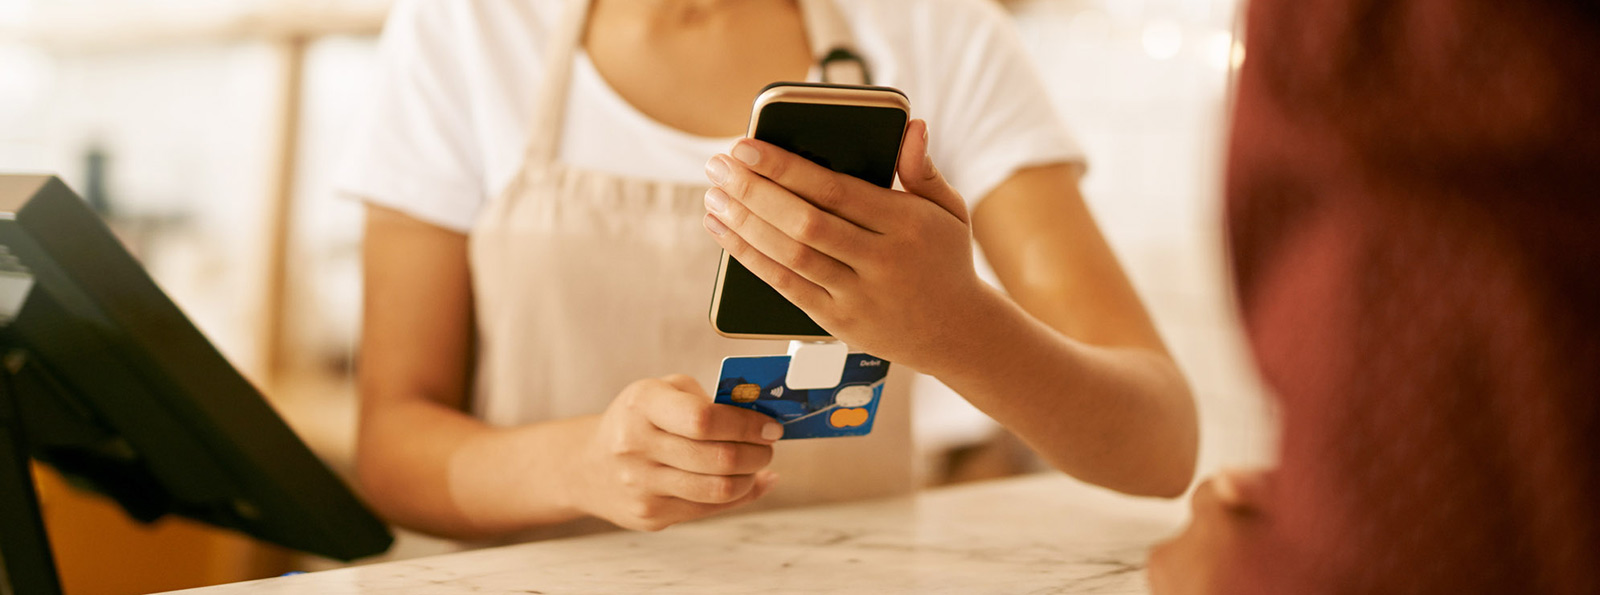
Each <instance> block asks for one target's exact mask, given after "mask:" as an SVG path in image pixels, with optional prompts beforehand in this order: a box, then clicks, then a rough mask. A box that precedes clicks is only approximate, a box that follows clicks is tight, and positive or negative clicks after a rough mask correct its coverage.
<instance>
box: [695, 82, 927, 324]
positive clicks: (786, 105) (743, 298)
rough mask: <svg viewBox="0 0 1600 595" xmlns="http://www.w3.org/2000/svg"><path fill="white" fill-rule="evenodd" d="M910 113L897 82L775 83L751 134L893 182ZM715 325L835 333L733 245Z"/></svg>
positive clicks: (753, 118) (761, 98) (716, 300)
mask: <svg viewBox="0 0 1600 595" xmlns="http://www.w3.org/2000/svg"><path fill="white" fill-rule="evenodd" d="M910 113H911V103H910V101H909V100H908V99H907V98H906V94H905V93H904V92H901V91H900V90H899V89H894V88H890V87H873V86H866V85H835V84H820V83H773V84H771V85H767V87H766V88H765V89H762V91H761V94H760V95H758V96H757V97H756V101H755V106H754V108H753V109H752V110H751V113H750V128H749V131H748V132H747V133H746V135H747V136H749V137H750V138H754V139H757V140H761V141H766V142H769V143H772V144H774V145H777V146H779V147H782V148H783V149H786V150H788V151H790V152H792V153H795V154H797V155H800V156H802V157H805V158H806V159H810V160H811V161H812V162H814V163H816V164H818V165H821V166H823V167H826V168H829V169H832V170H834V171H837V172H840V173H844V174H849V175H852V176H855V177H857V178H861V179H863V180H866V181H868V182H871V183H873V184H877V185H879V186H882V187H884V188H888V187H890V186H892V185H893V184H894V168H895V162H896V161H897V160H898V159H899V158H900V141H901V139H902V138H903V137H904V136H905V131H906V123H907V122H908V121H909V118H910ZM711 327H712V328H713V329H715V330H716V331H717V333H719V334H721V335H723V336H725V337H732V338H738V339H800V340H821V339H827V338H829V335H828V332H827V331H825V330H822V327H821V326H818V325H817V323H816V322H814V321H812V320H811V317H810V316H807V315H806V313H805V312H804V311H802V310H800V308H799V307H796V306H795V305H794V304H792V303H790V302H789V300H787V299H784V297H783V295H782V294H779V293H778V290H776V289H773V288H772V286H770V285H767V283H766V282H765V281H762V280H761V278H760V277H757V276H755V274H754V273H751V272H750V270H749V269H746V268H745V267H744V265H742V264H739V261H738V260H736V259H734V258H731V257H729V256H728V253H727V251H723V253H722V264H721V266H719V267H718V268H717V284H716V288H715V290H713V292H712V294H711Z"/></svg>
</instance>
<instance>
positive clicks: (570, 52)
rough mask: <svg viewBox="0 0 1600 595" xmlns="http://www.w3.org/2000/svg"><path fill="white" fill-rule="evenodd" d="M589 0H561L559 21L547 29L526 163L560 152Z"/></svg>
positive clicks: (547, 160) (546, 159) (551, 157)
mask: <svg viewBox="0 0 1600 595" xmlns="http://www.w3.org/2000/svg"><path fill="white" fill-rule="evenodd" d="M589 2H590V0H566V1H565V2H563V6H562V11H561V20H560V21H559V22H558V23H557V24H556V26H555V27H554V28H553V29H551V30H550V32H551V33H552V35H550V40H549V42H548V43H546V44H545V52H544V80H543V81H540V82H541V84H540V85H539V91H538V95H537V97H536V99H535V100H534V101H535V103H534V112H533V120H532V121H531V122H530V123H531V124H532V128H531V129H530V130H532V131H533V139H532V140H531V141H530V142H529V144H528V153H527V157H526V159H525V161H526V164H528V165H532V164H540V165H544V164H548V163H551V162H553V161H555V159H556V156H557V155H558V154H559V150H560V146H561V132H562V130H563V129H565V127H566V126H565V124H566V114H567V95H568V94H569V93H568V88H569V86H570V84H571V81H572V61H573V58H574V57H576V55H577V50H578V47H579V46H580V44H581V43H582V41H583V31H584V26H585V25H587V24H588V22H589Z"/></svg>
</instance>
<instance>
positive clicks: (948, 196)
mask: <svg viewBox="0 0 1600 595" xmlns="http://www.w3.org/2000/svg"><path fill="white" fill-rule="evenodd" d="M927 147H928V126H927V123H926V122H923V121H922V120H913V121H912V122H911V123H910V124H909V125H908V126H907V127H906V136H905V141H904V143H903V145H902V148H901V151H900V159H899V162H898V163H897V166H896V171H897V172H898V173H899V176H900V184H901V185H902V186H903V187H904V188H905V191H903V192H902V191H899V190H891V189H887V188H882V187H879V186H876V185H874V184H871V183H869V182H866V181H863V180H861V179H859V178H856V177H853V176H849V175H845V174H841V173H837V172H834V171H831V170H829V169H826V168H824V167H822V166H819V165H817V164H815V163H812V162H811V161H809V160H806V159H805V158H803V157H800V156H798V155H795V154H793V153H790V152H788V151H784V150H782V149H779V148H778V147H776V146H773V145H771V144H768V143H764V142H761V141H758V140H753V139H744V140H741V141H739V142H738V144H736V145H734V147H733V149H732V150H731V151H730V152H729V153H730V154H728V155H717V156H715V157H712V158H711V161H710V162H708V163H707V164H706V175H707V177H709V178H710V179H711V182H712V183H713V184H715V187H713V188H712V189H711V190H710V191H708V192H707V193H706V197H705V201H706V209H707V210H708V211H709V213H708V214H707V215H706V218H705V226H706V229H707V230H709V231H710V232H711V234H712V235H714V236H716V238H717V243H718V244H721V245H722V247H723V249H725V250H727V251H728V253H729V254H730V255H732V256H733V257H734V258H736V259H738V260H739V262H740V263H742V264H744V266H745V267H746V268H748V269H750V271H751V272H752V273H755V275H756V276H757V277H760V278H761V279H762V280H764V281H766V282H767V283H768V284H769V285H771V286H772V287H773V288H775V289H777V290H778V292H779V293H781V294H783V296H784V297H786V298H788V299H789V301H791V302H794V304H795V305H797V306H799V307H800V309H801V310H804V311H805V312H806V314H809V315H810V316H811V318H812V319H813V320H815V321H816V322H817V324H819V325H821V326H822V328H823V329H825V330H827V331H828V332H829V333H831V334H833V336H834V337H836V338H838V339H839V340H841V341H844V342H846V343H848V344H850V345H852V346H854V347H857V348H860V349H864V350H866V351H868V352H871V353H872V354H874V355H877V356H879V357H883V358H886V359H889V360H891V361H898V362H902V363H905V364H907V365H909V366H911V367H913V368H918V369H921V370H924V371H930V370H931V369H932V368H931V367H930V366H937V365H939V363H940V362H939V361H938V360H939V358H940V357H949V355H948V354H951V353H959V350H958V349H952V347H953V345H951V344H950V343H952V342H959V341H960V340H961V337H963V336H969V335H968V334H967V333H968V331H969V329H972V328H973V327H972V325H974V324H982V321H983V320H985V316H987V315H988V314H987V313H986V312H985V311H986V309H991V308H994V307H995V306H996V304H997V301H996V300H997V298H998V297H999V294H998V293H997V292H996V291H995V290H994V289H992V288H990V287H989V286H988V285H987V284H985V283H983V282H982V281H981V280H979V279H978V275H977V273H976V271H975V269H974V268H973V261H972V226H971V220H970V219H969V217H968V214H967V208H966V203H965V201H963V200H962V198H961V195H960V194H959V193H957V192H956V190H955V189H954V188H952V187H950V185H949V184H948V183H946V182H945V180H944V177H943V176H942V175H940V173H939V171H938V169H936V168H935V167H934V165H933V161H932V159H931V158H929V157H928V151H927Z"/></svg>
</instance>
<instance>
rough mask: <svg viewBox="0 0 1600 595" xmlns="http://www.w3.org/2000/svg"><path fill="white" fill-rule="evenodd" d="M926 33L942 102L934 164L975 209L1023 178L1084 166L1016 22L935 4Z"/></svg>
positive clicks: (987, 9) (935, 114)
mask: <svg viewBox="0 0 1600 595" xmlns="http://www.w3.org/2000/svg"><path fill="white" fill-rule="evenodd" d="M929 4H932V5H935V6H938V8H939V10H938V13H937V14H930V15H927V16H928V24H929V25H931V26H930V27H928V28H926V29H924V30H923V33H924V35H923V36H921V37H922V43H920V44H918V45H921V46H922V47H921V48H919V49H920V50H921V51H922V53H923V55H925V56H933V57H936V58H937V59H936V60H932V61H929V62H928V63H927V64H929V65H930V67H931V68H932V70H931V71H927V74H928V75H929V76H928V78H929V79H930V80H932V81H937V83H936V84H934V85H933V86H931V87H930V90H931V91H932V92H933V93H937V94H938V96H939V97H940V98H941V99H940V100H939V103H938V104H937V105H934V106H932V107H933V108H934V109H933V111H932V112H931V113H929V114H928V116H927V118H928V128H929V135H930V140H931V141H932V150H933V158H934V163H936V164H938V166H939V169H940V171H942V172H943V173H944V175H945V178H946V179H947V180H948V181H949V182H950V184H951V185H953V186H955V188H956V189H957V190H959V191H960V192H961V195H962V196H963V197H965V198H966V199H967V205H968V206H969V207H973V206H976V205H977V204H978V202H979V201H982V200H983V198H984V197H985V196H987V195H988V194H989V193H990V192H991V191H993V190H994V189H995V188H996V187H997V186H999V185H1000V184H1001V183H1002V182H1005V181H1006V180H1007V179H1009V178H1010V177H1011V176H1012V174H1015V173H1016V172H1017V171H1018V170H1021V169H1024V168H1027V167H1031V166H1036V165H1046V164H1051V163H1080V164H1081V163H1082V162H1083V161H1084V156H1083V151H1082V150H1081V149H1080V148H1079V147H1078V144H1077V142H1075V141H1074V140H1073V138H1072V135H1071V134H1070V133H1069V132H1068V131H1067V128H1066V125H1065V124H1064V123H1063V122H1062V121H1061V118H1060V116H1059V115H1058V114H1057V113H1056V110H1055V108H1054V106H1052V105H1051V102H1050V96H1049V94H1048V92H1047V91H1046V87H1045V85H1044V81H1043V80H1042V79H1041V78H1040V76H1039V72H1038V70H1037V69H1036V68H1035V66H1034V64H1033V62H1032V60H1031V59H1030V57H1029V56H1028V53H1027V51H1026V49H1025V48H1024V47H1023V45H1022V41H1021V39H1019V38H1018V35H1017V31H1016V29H1015V27H1014V26H1013V25H1012V23H1011V22H1010V20H1009V18H1008V17H1007V16H1006V15H1005V14H1004V13H1003V12H1002V11H1001V9H1000V8H999V7H998V6H995V5H994V4H993V3H992V2H986V1H980V2H971V1H961V2H942V3H941V2H934V3H929Z"/></svg>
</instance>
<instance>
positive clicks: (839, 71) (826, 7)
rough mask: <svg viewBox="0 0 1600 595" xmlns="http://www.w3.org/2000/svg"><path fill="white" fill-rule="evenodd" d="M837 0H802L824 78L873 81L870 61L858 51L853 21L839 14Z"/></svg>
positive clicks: (814, 53)
mask: <svg viewBox="0 0 1600 595" xmlns="http://www.w3.org/2000/svg"><path fill="white" fill-rule="evenodd" d="M834 1H835V0H800V14H801V17H802V18H803V19H805V26H806V37H807V38H808V39H809V40H810V42H811V55H812V56H813V57H814V58H815V59H816V62H817V69H818V70H819V71H820V72H821V73H822V82H825V83H844V84H849V85H870V84H872V74H871V73H870V72H869V71H868V70H867V62H866V61H865V60H862V59H861V55H860V54H858V53H857V52H856V48H855V36H854V35H851V34H850V24H849V23H848V22H846V21H845V20H844V15H842V14H839V6H838V5H837V4H834Z"/></svg>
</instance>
